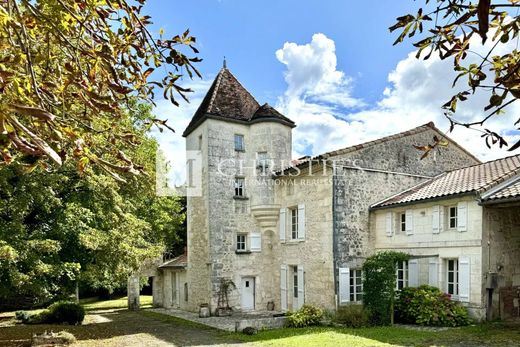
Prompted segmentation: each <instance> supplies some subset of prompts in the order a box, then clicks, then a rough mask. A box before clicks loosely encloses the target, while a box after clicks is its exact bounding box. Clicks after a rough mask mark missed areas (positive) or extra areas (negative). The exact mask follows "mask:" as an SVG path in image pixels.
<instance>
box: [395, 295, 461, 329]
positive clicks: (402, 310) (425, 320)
mask: <svg viewBox="0 0 520 347" xmlns="http://www.w3.org/2000/svg"><path fill="white" fill-rule="evenodd" d="M395 310H396V318H397V320H398V321H400V322H403V323H412V324H419V325H433V326H452V327H455V326H463V325H468V324H469V323H470V320H469V318H468V311H467V310H466V308H465V307H464V306H462V305H461V304H460V303H459V302H457V301H453V300H451V297H450V295H449V294H445V293H442V292H441V291H440V290H439V289H438V288H436V287H431V286H427V285H423V286H420V287H417V288H414V287H406V288H403V289H402V290H401V291H400V292H399V295H398V299H397V300H396V303H395Z"/></svg>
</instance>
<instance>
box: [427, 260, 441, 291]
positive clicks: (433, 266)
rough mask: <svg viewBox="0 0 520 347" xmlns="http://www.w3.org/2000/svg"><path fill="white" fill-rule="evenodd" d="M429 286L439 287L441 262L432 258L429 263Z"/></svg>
mask: <svg viewBox="0 0 520 347" xmlns="http://www.w3.org/2000/svg"><path fill="white" fill-rule="evenodd" d="M428 284H429V285H430V286H432V287H437V288H438V287H439V261H438V260H437V258H432V259H430V260H429V262H428Z"/></svg>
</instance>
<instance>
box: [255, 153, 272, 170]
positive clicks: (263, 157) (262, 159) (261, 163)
mask: <svg viewBox="0 0 520 347" xmlns="http://www.w3.org/2000/svg"><path fill="white" fill-rule="evenodd" d="M256 160H257V165H258V167H262V168H266V167H269V157H268V156H267V152H258V153H257V154H256Z"/></svg>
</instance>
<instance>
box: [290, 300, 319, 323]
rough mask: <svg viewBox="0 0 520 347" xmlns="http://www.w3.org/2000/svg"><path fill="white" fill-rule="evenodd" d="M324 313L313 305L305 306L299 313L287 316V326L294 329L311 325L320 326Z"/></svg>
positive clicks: (295, 312)
mask: <svg viewBox="0 0 520 347" xmlns="http://www.w3.org/2000/svg"><path fill="white" fill-rule="evenodd" d="M322 317H323V311H322V309H321V308H319V307H316V306H312V305H303V306H302V307H301V308H300V309H299V310H298V311H294V312H289V313H288V314H287V326H289V327H292V328H304V327H308V326H311V325H319V324H320V322H321V318H322Z"/></svg>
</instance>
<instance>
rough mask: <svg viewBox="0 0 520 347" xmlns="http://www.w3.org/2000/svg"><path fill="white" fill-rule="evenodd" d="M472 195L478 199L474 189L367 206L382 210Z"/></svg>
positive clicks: (370, 208)
mask: <svg viewBox="0 0 520 347" xmlns="http://www.w3.org/2000/svg"><path fill="white" fill-rule="evenodd" d="M472 195H474V196H475V198H476V199H478V193H476V192H475V191H470V192H465V193H458V194H451V195H441V196H436V197H434V198H429V199H421V200H412V201H407V202H402V203H399V204H391V205H385V206H370V207H369V208H368V210H369V211H376V210H384V209H388V208H394V207H400V206H409V205H415V204H421V203H428V202H433V201H439V200H447V199H451V198H456V197H461V196H472Z"/></svg>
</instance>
